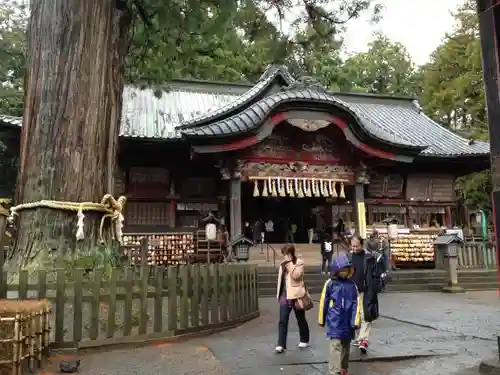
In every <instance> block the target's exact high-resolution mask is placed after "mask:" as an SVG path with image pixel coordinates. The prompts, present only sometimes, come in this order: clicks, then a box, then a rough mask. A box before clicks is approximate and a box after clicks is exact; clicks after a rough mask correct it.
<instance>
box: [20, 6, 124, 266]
mask: <svg viewBox="0 0 500 375" xmlns="http://www.w3.org/2000/svg"><path fill="white" fill-rule="evenodd" d="M115 4H116V2H115V1H113V0H31V1H30V10H31V15H30V24H29V30H28V63H27V71H26V91H25V109H24V117H23V128H22V135H21V155H20V166H19V178H18V187H17V194H16V203H17V204H19V203H28V202H36V201H39V200H42V199H51V200H61V201H73V202H83V201H92V202H99V201H100V199H101V198H102V196H103V195H104V194H105V193H108V192H110V193H113V192H112V191H110V189H112V187H113V184H114V180H113V176H114V166H115V159H116V152H117V144H118V132H119V123H120V117H121V103H122V100H121V98H122V89H123V84H122V81H121V72H120V69H121V66H122V62H123V58H124V56H125V49H124V48H120V47H123V42H124V41H123V39H122V37H123V32H122V31H123V30H121V29H120V27H121V26H123V25H121V24H120V22H121V21H123V14H122V12H120V11H119V10H118V9H116V8H115ZM125 27H126V26H125ZM121 43H122V44H121ZM100 217H101V215H99V214H86V217H85V235H86V239H85V240H84V241H81V242H79V243H78V244H76V240H75V233H76V213H75V212H71V211H59V210H50V209H34V210H23V211H21V212H20V215H19V217H17V219H16V227H17V232H18V236H17V242H16V245H15V248H14V251H13V253H12V257H11V265H12V266H23V265H26V266H28V265H29V266H34V267H43V266H44V265H45V264H46V263H50V264H53V262H54V260H55V259H56V258H58V259H60V258H61V255H64V254H65V253H66V252H67V251H74V250H75V249H76V250H78V249H81V248H82V247H85V248H88V247H90V246H94V245H96V243H97V241H98V238H97V233H98V231H97V227H98V221H99V219H100Z"/></svg>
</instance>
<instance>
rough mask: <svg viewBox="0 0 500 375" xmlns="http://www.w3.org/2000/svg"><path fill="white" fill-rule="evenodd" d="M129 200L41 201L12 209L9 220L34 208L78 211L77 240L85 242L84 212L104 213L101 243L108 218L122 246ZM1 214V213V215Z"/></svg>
mask: <svg viewBox="0 0 500 375" xmlns="http://www.w3.org/2000/svg"><path fill="white" fill-rule="evenodd" d="M126 201H127V198H126V197H124V196H121V197H119V198H118V199H115V198H114V197H113V196H112V195H111V194H106V195H105V196H104V197H102V199H101V202H100V203H94V202H64V201H52V200H41V201H38V202H32V203H23V204H19V205H17V206H15V207H11V209H10V216H9V220H10V221H13V220H14V217H15V216H16V215H18V212H19V211H22V210H32V209H34V208H52V209H54V210H66V211H76V212H77V214H76V216H77V218H78V221H77V224H76V227H77V231H76V239H77V241H80V240H83V239H84V238H85V233H84V222H83V219H84V218H85V215H84V213H83V212H84V211H96V212H102V213H104V215H103V217H102V218H101V224H100V226H99V239H100V241H101V243H104V236H103V228H104V222H105V221H106V219H107V218H109V219H110V220H111V222H112V223H113V224H114V233H113V234H114V236H115V238H116V240H117V241H118V242H119V243H120V244H121V243H122V237H123V230H122V229H123V221H124V217H123V214H122V211H123V207H124V206H125V202H126ZM0 214H1V213H0Z"/></svg>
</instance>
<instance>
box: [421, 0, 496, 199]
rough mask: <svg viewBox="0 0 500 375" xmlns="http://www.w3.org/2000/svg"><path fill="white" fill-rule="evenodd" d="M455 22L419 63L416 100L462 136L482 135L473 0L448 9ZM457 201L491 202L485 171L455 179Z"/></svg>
mask: <svg viewBox="0 0 500 375" xmlns="http://www.w3.org/2000/svg"><path fill="white" fill-rule="evenodd" d="M454 17H455V22H456V24H455V28H454V30H453V31H452V32H451V33H449V34H448V35H446V37H445V39H444V41H443V43H442V44H441V45H440V46H439V47H438V48H437V49H436V50H435V51H434V53H433V54H432V55H431V59H430V61H429V63H428V64H426V65H425V66H424V67H422V93H421V96H420V99H421V104H422V106H423V107H424V109H425V112H426V113H427V114H428V115H429V116H431V117H432V118H433V119H434V120H436V121H437V122H439V123H441V124H443V125H444V126H447V127H448V128H449V129H451V130H453V131H455V132H457V133H459V134H461V135H462V136H464V137H467V138H474V139H480V140H487V138H488V128H487V126H488V124H487V119H486V102H485V94H484V87H483V70H482V64H481V51H480V42H479V20H478V17H477V13H476V4H475V1H474V0H465V1H464V3H463V4H462V5H460V6H459V7H458V8H457V10H456V11H455V12H454ZM457 188H458V192H459V194H460V196H461V197H462V199H463V202H464V204H465V205H466V206H468V207H469V208H472V209H476V208H485V209H489V208H490V207H491V200H490V192H491V175H490V171H484V172H480V173H473V174H471V175H468V176H464V177H461V178H459V179H458V181H457Z"/></svg>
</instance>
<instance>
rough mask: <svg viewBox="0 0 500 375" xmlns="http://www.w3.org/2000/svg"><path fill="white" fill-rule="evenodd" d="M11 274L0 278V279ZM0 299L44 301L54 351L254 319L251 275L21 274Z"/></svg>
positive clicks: (166, 270)
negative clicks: (47, 303)
mask: <svg viewBox="0 0 500 375" xmlns="http://www.w3.org/2000/svg"><path fill="white" fill-rule="evenodd" d="M10 276H11V275H8V274H7V272H4V274H3V280H9V278H10ZM0 298H9V299H37V298H47V299H48V300H49V301H51V302H52V310H53V313H52V318H51V319H52V322H51V327H52V330H51V332H52V333H51V336H52V337H51V342H52V343H53V345H54V346H55V347H75V348H78V347H80V348H81V347H93V346H101V345H107V344H120V343H132V342H138V341H145V340H150V339H160V338H168V337H173V336H177V335H182V334H188V333H195V332H199V331H207V330H214V329H221V328H224V327H227V326H234V325H236V324H239V323H240V322H244V321H246V320H249V319H252V318H254V317H257V316H258V314H259V306H258V285H257V269H256V268H255V267H253V266H251V265H218V264H212V265H201V266H200V265H180V266H171V267H163V266H158V267H147V266H138V267H127V268H124V269H118V268H113V269H110V270H107V271H106V270H103V269H95V270H92V271H90V272H86V271H85V270H83V269H74V270H71V271H69V272H68V271H65V270H63V269H58V270H54V271H49V272H47V271H43V270H41V271H36V272H34V273H32V274H30V273H28V271H21V273H20V274H19V275H18V282H16V283H15V284H10V283H7V282H4V283H3V284H0Z"/></svg>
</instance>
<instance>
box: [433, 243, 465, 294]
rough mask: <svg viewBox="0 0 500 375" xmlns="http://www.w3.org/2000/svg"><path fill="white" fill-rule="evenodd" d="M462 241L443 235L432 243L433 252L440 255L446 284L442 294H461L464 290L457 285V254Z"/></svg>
mask: <svg viewBox="0 0 500 375" xmlns="http://www.w3.org/2000/svg"><path fill="white" fill-rule="evenodd" d="M464 243H465V242H464V240H462V239H461V238H460V237H458V236H456V235H443V236H439V237H438V238H436V241H434V252H435V254H436V256H435V257H437V255H438V254H439V255H440V254H442V255H443V259H444V268H445V270H446V273H447V278H448V283H447V285H446V286H444V287H443V288H442V292H444V293H462V292H463V291H464V289H463V288H462V287H461V286H459V285H458V252H459V249H460V248H461V247H462V246H463V244H464Z"/></svg>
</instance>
